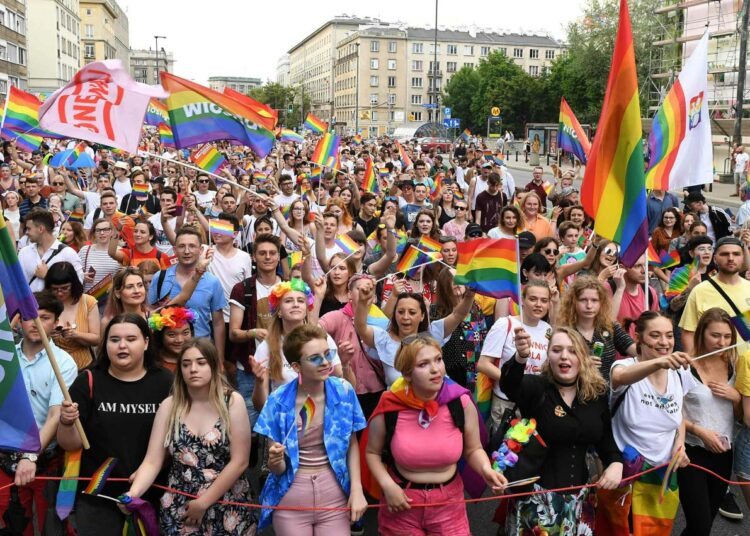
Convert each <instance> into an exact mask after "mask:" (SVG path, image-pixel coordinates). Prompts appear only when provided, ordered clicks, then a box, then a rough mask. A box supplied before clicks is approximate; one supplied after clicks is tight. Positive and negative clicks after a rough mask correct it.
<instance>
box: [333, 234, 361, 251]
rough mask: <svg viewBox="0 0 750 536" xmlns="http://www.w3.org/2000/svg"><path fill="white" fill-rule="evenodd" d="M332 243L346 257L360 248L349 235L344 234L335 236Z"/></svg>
mask: <svg viewBox="0 0 750 536" xmlns="http://www.w3.org/2000/svg"><path fill="white" fill-rule="evenodd" d="M334 242H335V243H336V245H337V246H338V247H339V248H340V249H341V251H343V252H344V253H345V254H346V255H351V254H352V253H354V252H355V251H357V250H358V249H359V248H360V245H359V244H357V243H356V242H355V241H354V240H353V239H352V238H351V237H350V236H349V235H345V234H343V235H336V238H335V240H334Z"/></svg>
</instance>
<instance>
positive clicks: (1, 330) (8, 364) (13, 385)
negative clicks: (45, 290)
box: [0, 218, 42, 452]
mask: <svg viewBox="0 0 750 536" xmlns="http://www.w3.org/2000/svg"><path fill="white" fill-rule="evenodd" d="M2 219H4V218H0V220H2ZM7 232H8V231H7V230H6V228H5V225H4V224H3V234H7ZM14 254H15V250H14ZM6 281H8V280H7V279H3V280H2V284H3V287H4V286H5V283H6ZM23 284H24V285H25V286H26V288H27V289H28V288H29V285H28V284H27V283H26V281H25V280H24V281H23ZM32 299H33V296H32ZM13 316H14V313H13V308H12V307H11V304H10V303H9V300H8V298H7V297H4V296H3V292H2V291H0V362H2V363H3V365H2V368H0V371H2V372H3V374H2V376H0V422H2V423H3V424H2V426H0V448H2V449H3V450H15V451H22V452H38V451H39V450H40V449H41V448H42V445H41V443H40V441H39V429H38V428H37V424H36V420H35V419H34V413H33V412H32V410H31V403H30V402H29V395H28V391H27V390H26V384H25V383H24V379H23V375H22V373H21V364H20V362H19V361H18V356H17V355H16V345H15V343H14V342H13V330H12V329H11V327H10V319H11V318H12V317H13Z"/></svg>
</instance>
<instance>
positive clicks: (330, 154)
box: [310, 132, 341, 167]
mask: <svg viewBox="0 0 750 536" xmlns="http://www.w3.org/2000/svg"><path fill="white" fill-rule="evenodd" d="M339 143H341V138H340V137H339V136H337V135H335V134H333V133H331V132H326V133H325V134H324V135H323V137H322V138H320V141H319V142H318V144H317V145H316V146H315V151H313V154H312V157H311V158H310V161H311V162H313V163H314V164H318V165H319V166H323V167H332V166H333V165H334V164H335V163H336V159H337V157H338V154H339Z"/></svg>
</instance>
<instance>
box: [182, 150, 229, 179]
mask: <svg viewBox="0 0 750 536" xmlns="http://www.w3.org/2000/svg"><path fill="white" fill-rule="evenodd" d="M190 160H192V161H193V162H194V163H195V165H197V166H198V167H200V168H201V169H205V170H206V171H208V172H209V173H218V172H219V171H220V170H221V168H223V167H224V166H226V165H227V160H226V158H224V157H223V156H222V155H221V153H219V151H217V150H216V147H214V146H213V145H209V144H208V143H207V144H206V145H204V146H203V147H201V148H200V149H198V150H197V151H196V152H195V153H193V154H192V155H191V156H190Z"/></svg>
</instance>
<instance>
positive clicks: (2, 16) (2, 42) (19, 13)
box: [0, 0, 29, 99]
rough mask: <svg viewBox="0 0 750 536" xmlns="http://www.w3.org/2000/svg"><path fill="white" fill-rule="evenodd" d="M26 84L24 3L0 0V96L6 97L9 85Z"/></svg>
mask: <svg viewBox="0 0 750 536" xmlns="http://www.w3.org/2000/svg"><path fill="white" fill-rule="evenodd" d="M28 84H29V78H28V44H27V22H26V4H25V3H23V2H17V1H16V0H0V98H2V99H5V98H6V97H7V95H8V86H9V85H14V86H17V87H20V88H21V89H27V88H28Z"/></svg>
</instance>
